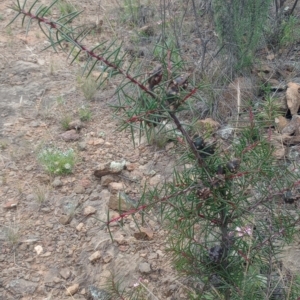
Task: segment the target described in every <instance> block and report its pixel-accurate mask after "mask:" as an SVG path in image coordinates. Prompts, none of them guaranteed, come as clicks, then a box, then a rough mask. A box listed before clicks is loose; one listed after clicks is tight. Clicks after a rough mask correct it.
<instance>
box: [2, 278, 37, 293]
mask: <svg viewBox="0 0 300 300" xmlns="http://www.w3.org/2000/svg"><path fill="white" fill-rule="evenodd" d="M37 286H38V284H37V283H33V282H31V281H27V280H24V279H15V280H11V281H10V282H9V283H8V285H7V286H6V289H7V290H9V291H10V292H11V293H12V294H13V295H22V296H25V295H32V294H33V293H34V292H35V290H36V289H37Z"/></svg>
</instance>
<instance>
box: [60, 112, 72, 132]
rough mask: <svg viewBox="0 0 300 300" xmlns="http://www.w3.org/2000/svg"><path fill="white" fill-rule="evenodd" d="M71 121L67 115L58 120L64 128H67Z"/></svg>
mask: <svg viewBox="0 0 300 300" xmlns="http://www.w3.org/2000/svg"><path fill="white" fill-rule="evenodd" d="M71 121H72V118H71V117H70V116H69V115H63V116H62V118H61V120H60V124H61V126H62V128H63V129H64V130H68V129H69V126H70V122H71Z"/></svg>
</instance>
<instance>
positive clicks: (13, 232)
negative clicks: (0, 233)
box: [4, 225, 20, 246]
mask: <svg viewBox="0 0 300 300" xmlns="http://www.w3.org/2000/svg"><path fill="white" fill-rule="evenodd" d="M4 232H5V237H6V240H7V241H8V242H9V244H10V245H11V246H15V245H16V244H18V242H19V238H20V234H19V228H18V227H16V226H15V225H11V226H7V227H6V228H5V231H4Z"/></svg>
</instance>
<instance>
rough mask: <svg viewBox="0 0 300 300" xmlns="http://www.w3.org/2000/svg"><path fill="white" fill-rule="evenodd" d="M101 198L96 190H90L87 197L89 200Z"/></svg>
mask: <svg viewBox="0 0 300 300" xmlns="http://www.w3.org/2000/svg"><path fill="white" fill-rule="evenodd" d="M100 198H101V193H100V194H99V193H98V192H92V194H91V195H90V197H89V200H90V201H96V200H99V199H100Z"/></svg>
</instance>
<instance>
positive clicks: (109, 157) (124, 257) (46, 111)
mask: <svg viewBox="0 0 300 300" xmlns="http://www.w3.org/2000/svg"><path fill="white" fill-rule="evenodd" d="M9 4H11V1H1V3H0V12H1V16H2V17H1V21H0V30H1V34H0V49H1V54H0V69H1V73H0V165H1V169H0V199H1V200H0V201H1V206H0V250H1V251H0V269H1V277H0V295H1V296H0V298H1V299H23V300H25V299H70V298H72V297H73V298H72V299H86V297H88V295H90V294H93V299H105V297H104V296H105V293H104V294H103V295H102V294H101V292H99V290H97V289H99V288H101V287H102V285H103V284H105V283H106V281H107V279H108V278H111V276H112V275H114V276H116V278H117V280H119V279H121V281H122V283H123V284H124V285H125V286H129V287H132V288H134V287H133V285H134V284H135V283H137V282H139V280H141V279H142V280H146V281H144V284H146V286H147V289H149V291H151V293H153V295H156V296H157V297H159V298H160V299H167V298H168V297H170V296H171V295H175V294H176V293H178V296H177V297H178V298H176V299H180V293H181V290H182V289H181V288H180V284H179V283H176V277H175V275H174V273H173V272H172V269H171V268H170V266H169V261H168V259H166V257H165V253H164V238H163V237H164V234H165V232H164V231H163V229H162V228H161V226H160V225H159V222H157V220H156V219H155V218H153V219H151V218H146V223H145V225H144V227H145V231H146V232H147V234H146V235H145V236H143V235H142V236H139V235H136V237H135V236H134V234H135V233H137V232H139V231H138V229H137V227H136V225H135V222H134V221H133V219H132V217H128V218H126V219H125V227H124V228H120V226H119V225H118V224H117V223H115V224H112V226H111V231H112V233H113V236H114V238H115V239H114V241H112V240H111V238H110V235H109V233H108V230H107V229H106V227H105V226H103V223H102V222H101V221H106V220H107V211H110V217H115V216H118V214H117V212H116V210H117V208H116V204H114V203H111V201H113V195H115V194H116V193H117V192H118V191H119V190H122V191H123V192H124V193H126V195H127V196H130V197H131V198H132V199H133V200H134V199H135V200H137V199H138V198H139V196H140V191H141V187H142V186H143V185H144V183H145V182H146V181H147V182H149V184H150V186H153V185H156V184H157V183H158V182H160V181H161V180H162V178H167V177H168V176H169V175H170V174H171V171H172V166H171V164H170V162H171V161H172V147H173V146H174V145H172V144H171V145H169V146H168V147H167V149H157V148H155V147H153V146H150V145H148V144H147V143H141V144H139V145H138V146H137V147H135V148H134V147H133V144H132V139H131V135H130V133H129V132H128V133H127V132H122V133H121V132H119V131H117V130H116V129H117V125H118V123H117V121H116V120H114V118H113V116H112V114H111V110H110V109H109V108H108V105H107V103H108V102H109V101H110V99H111V97H112V94H113V91H114V86H113V85H110V84H108V85H107V86H106V87H105V89H103V90H101V91H98V92H97V94H96V95H95V98H96V100H95V101H87V100H86V99H85V97H84V95H83V93H82V91H81V90H80V88H79V87H78V80H77V75H78V73H79V71H80V70H79V69H80V66H78V65H74V66H69V65H68V63H67V61H66V55H65V54H63V53H58V54H55V53H53V52H52V51H45V52H40V50H42V49H43V48H44V47H45V45H46V46H47V41H46V39H45V37H44V36H43V35H42V34H41V33H40V31H39V29H38V28H37V27H36V26H33V27H32V30H31V31H30V32H29V34H28V36H27V37H26V36H25V29H24V28H21V26H20V22H15V23H14V24H12V25H11V27H8V28H7V27H5V25H6V24H7V23H8V21H10V20H11V19H12V18H13V16H14V12H13V11H12V10H11V9H9V8H8V5H9ZM89 5H91V3H88V2H86V3H85V4H84V6H89ZM93 17H94V16H93ZM82 106H84V107H88V109H89V110H90V111H91V112H92V117H91V120H89V121H88V122H79V123H80V125H79V127H80V128H81V127H82V128H81V129H80V130H77V132H76V131H75V132H71V135H70V134H69V135H68V136H67V137H65V136H61V134H62V133H65V131H66V130H65V129H64V128H63V127H62V125H61V122H62V121H63V120H64V119H65V118H70V121H75V122H78V121H77V120H78V119H79V113H78V111H79V109H80V108H81V107H82ZM77 124H78V123H77ZM47 147H58V148H60V149H63V150H67V149H70V148H72V149H73V150H74V151H75V153H76V166H75V168H74V172H73V173H72V174H71V175H68V176H50V175H48V174H47V173H46V172H45V170H44V169H43V168H42V166H41V165H40V164H39V162H38V160H37V157H38V153H39V152H40V151H41V150H42V149H44V148H47ZM111 161H117V162H122V161H126V164H127V170H124V171H122V173H121V174H120V175H109V176H106V177H105V178H102V179H99V178H97V177H95V176H94V171H95V170H96V169H97V168H99V165H100V166H101V165H103V164H105V163H110V162H111ZM111 208H113V209H114V210H113V209H111ZM93 289H94V290H93ZM68 292H70V293H71V294H73V296H72V297H71V296H70V295H67V294H68ZM97 294H98V296H97ZM182 297H184V296H182ZM155 299H157V298H155Z"/></svg>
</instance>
